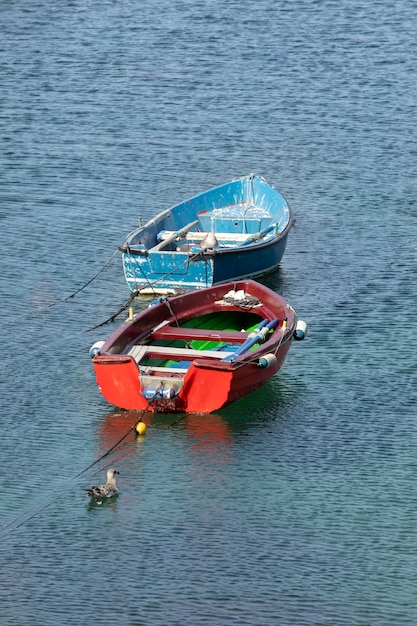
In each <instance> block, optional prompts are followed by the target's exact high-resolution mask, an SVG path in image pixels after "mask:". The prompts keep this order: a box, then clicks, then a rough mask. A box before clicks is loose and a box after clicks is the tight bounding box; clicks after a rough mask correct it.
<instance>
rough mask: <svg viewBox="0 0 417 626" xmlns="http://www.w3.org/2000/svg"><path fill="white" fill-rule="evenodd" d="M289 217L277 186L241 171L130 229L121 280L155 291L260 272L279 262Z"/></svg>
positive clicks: (198, 285)
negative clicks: (230, 179) (223, 183)
mask: <svg viewBox="0 0 417 626" xmlns="http://www.w3.org/2000/svg"><path fill="white" fill-rule="evenodd" d="M293 222H294V219H293V215H292V211H291V208H290V206H289V204H288V202H287V201H286V200H285V198H284V197H283V196H282V194H281V193H279V192H278V191H277V190H276V189H275V188H274V187H272V186H271V185H269V184H268V183H267V182H266V181H265V180H264V179H263V178H261V177H259V176H254V175H249V176H244V177H242V178H239V179H237V180H234V181H231V182H229V183H227V184H225V185H221V186H220V187H215V188H213V189H210V190H208V191H206V192H204V193H202V194H200V195H198V196H195V197H194V198H191V199H189V200H186V201H184V202H182V203H180V204H178V205H176V206H174V207H172V208H171V209H168V210H166V211H163V212H162V213H160V214H159V215H157V216H156V217H155V218H153V219H152V220H150V221H149V222H148V223H147V224H145V226H143V227H141V228H138V229H137V230H136V231H134V232H133V233H131V234H130V235H129V237H128V238H127V239H126V241H125V243H124V244H123V246H122V259H123V270H124V274H125V278H126V282H127V284H128V286H129V288H130V289H131V290H132V291H133V292H136V291H138V292H146V291H150V292H154V293H163V292H164V291H173V292H178V291H183V290H190V289H203V288H206V287H210V286H212V285H217V284H221V283H225V282H229V281H233V280H238V279H241V278H255V277H259V276H262V275H263V274H267V273H270V272H272V271H274V270H275V269H276V268H277V267H278V265H279V263H280V262H281V259H282V257H283V254H284V252H285V247H286V244H287V237H288V233H289V231H290V229H291V227H292V225H293ZM209 233H212V234H214V236H215V239H214V246H213V247H207V246H209V245H210V244H212V243H213V241H211V240H209V237H211V236H212V235H211V234H210V236H209V237H207V236H208V234H209Z"/></svg>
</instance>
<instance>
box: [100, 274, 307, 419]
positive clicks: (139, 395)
mask: <svg viewBox="0 0 417 626" xmlns="http://www.w3.org/2000/svg"><path fill="white" fill-rule="evenodd" d="M230 290H232V292H233V293H244V294H245V295H246V296H247V297H248V298H249V300H250V299H252V300H251V306H249V309H247V308H245V307H243V309H242V306H241V305H235V304H233V303H232V304H230V302H229V301H227V296H228V294H229V293H231V291H230ZM254 302H255V304H254ZM220 320H221V324H220ZM197 322H198V323H197ZM203 322H204V323H203ZM214 322H215V323H214ZM267 322H268V324H267ZM213 323H214V328H213V326H212V324H213ZM241 324H242V325H243V327H246V326H248V325H249V327H250V330H248V331H242V330H241ZM254 327H256V328H255V330H253V328H254ZM296 328H297V319H296V315H295V312H294V310H293V309H292V307H291V306H290V305H289V304H288V303H287V302H286V301H285V300H284V299H283V298H282V297H280V296H278V294H276V293H275V292H273V291H272V290H270V289H268V288H267V287H265V286H264V285H260V284H259V283H256V282H255V281H252V280H245V281H240V282H238V283H228V284H226V285H223V286H217V287H211V288H207V289H204V290H202V291H201V292H197V291H194V292H191V293H188V294H183V295H181V296H176V297H174V298H170V299H169V300H168V299H166V298H163V299H160V301H159V302H158V303H156V304H155V305H153V306H151V307H150V308H148V309H146V310H145V311H142V312H141V313H139V314H137V315H136V316H134V318H133V320H127V321H126V322H124V324H122V326H121V327H120V328H119V329H118V330H117V331H116V332H115V333H113V335H111V337H110V338H109V339H108V340H107V341H106V342H104V345H103V346H102V347H101V350H100V352H98V353H94V355H92V361H93V364H94V370H95V374H96V380H97V384H98V387H99V389H100V392H101V393H102V395H103V396H104V397H105V398H106V400H107V401H108V402H109V403H110V404H113V405H115V406H117V407H119V408H123V409H128V410H132V409H134V410H148V411H154V412H161V413H184V412H185V413H211V412H213V411H217V410H219V409H221V408H222V407H224V406H226V405H228V404H230V403H231V402H235V401H236V400H238V399H240V398H242V397H244V396H246V395H247V394H249V393H252V392H253V391H255V390H256V389H258V388H259V387H261V386H262V385H263V384H265V382H266V381H267V380H268V379H269V378H270V377H271V376H273V375H274V374H275V373H276V372H278V371H279V369H280V368H281V366H282V364H283V363H284V360H285V357H286V354H287V352H288V350H289V348H290V345H291V343H292V340H293V338H294V336H295V332H296ZM262 329H263V330H262Z"/></svg>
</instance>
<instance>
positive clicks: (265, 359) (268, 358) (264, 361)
mask: <svg viewBox="0 0 417 626" xmlns="http://www.w3.org/2000/svg"><path fill="white" fill-rule="evenodd" d="M276 362H277V357H276V356H275V354H265V355H264V356H261V357H260V359H259V361H258V366H259V367H271V365H275V363H276Z"/></svg>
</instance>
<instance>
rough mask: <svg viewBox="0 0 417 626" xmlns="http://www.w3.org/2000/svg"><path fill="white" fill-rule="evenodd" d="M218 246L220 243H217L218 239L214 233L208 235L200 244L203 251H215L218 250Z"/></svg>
mask: <svg viewBox="0 0 417 626" xmlns="http://www.w3.org/2000/svg"><path fill="white" fill-rule="evenodd" d="M218 245H219V242H218V241H217V237H216V235H215V234H214V233H208V234H207V235H206V236H205V237H204V239H202V240H201V243H200V247H201V249H202V250H214V248H217V247H218Z"/></svg>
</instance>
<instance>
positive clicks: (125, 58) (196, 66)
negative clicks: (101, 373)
mask: <svg viewBox="0 0 417 626" xmlns="http://www.w3.org/2000/svg"><path fill="white" fill-rule="evenodd" d="M0 33H1V38H0V68H1V71H0V126H1V133H0V146H1V150H0V250H1V252H0V254H1V272H0V274H1V276H0V295H1V300H0V302H1V304H0V321H1V327H2V333H1V335H2V342H1V343H2V368H1V386H0V400H1V423H2V445H1V448H0V462H1V467H2V472H1V479H0V481H1V493H2V506H1V508H0V511H1V513H0V559H1V564H2V566H1V568H0V607H1V623H2V624H5V625H7V626H12V625H13V626H14V625H19V626H20V625H22V626H23V625H24V626H26V625H28V624H30V625H35V624H36V625H37V624H39V625H42V626H48V625H54V626H55V624H68V625H74V626H79V625H80V624H88V625H91V624H104V625H107V624H108V625H110V624H116V623H117V624H120V625H123V626H124V625H129V626H130V625H135V626H136V625H138V626H139V625H146V626H151V625H152V626H166V625H167V624H170V625H171V624H178V625H181V626H196V625H197V624H201V625H203V624H204V625H213V626H214V625H219V624H222V625H223V624H224V625H226V624H239V625H250V626H253V625H263V624H265V625H268V626H269V625H275V624H283V625H285V626H292V625H294V626H304V625H305V626H317V625H318V624H320V625H325V624H328V625H329V626H342V625H344V624H346V625H347V626H354V625H355V626H356V625H358V626H359V625H360V626H393V625H394V624H395V625H396V626H399V625H406V624H410V625H415V624H416V623H417V606H416V599H415V598H416V592H417V588H416V587H417V585H416V578H415V572H416V566H417V557H416V550H415V546H416V543H417V530H416V529H417V490H416V472H417V462H416V458H417V428H416V411H415V404H416V403H415V401H416V391H415V389H416V384H415V383H416V367H415V350H414V343H415V340H414V338H415V336H416V326H417V322H416V315H415V311H416V304H417V302H416V290H415V286H414V278H415V277H416V248H415V241H416V234H417V226H416V217H417V208H416V195H417V193H416V192H417V184H416V180H417V176H416V173H417V172H416V170H417V165H416V163H417V160H416V154H417V150H416V124H415V120H416V112H417V107H416V95H417V80H416V78H417V76H416V69H415V61H416V53H417V5H416V4H415V3H414V2H413V1H412V0H397V1H396V2H395V3H388V2H385V1H384V0H353V1H350V2H347V1H346V0H340V1H335V0H334V1H333V0H316V1H314V0H295V1H294V2H276V1H274V0H258V1H255V0H239V2H238V1H237V0H230V1H229V2H219V0H206V1H205V2H204V3H203V2H197V1H196V0H187V1H185V0H182V1H181V0H178V1H175V2H167V1H166V0H155V2H153V3H141V4H140V3H137V2H134V1H133V0H123V1H122V2H117V3H116V2H113V1H110V0H104V1H101V2H97V1H96V0H89V1H88V2H79V1H78V0H71V1H70V0H64V1H62V2H59V3H52V4H51V3H48V2H45V0H30V1H29V2H27V1H26V0H16V1H15V2H10V1H4V2H2V3H1V5H0ZM252 171H253V172H256V173H258V174H261V175H263V176H265V177H266V178H267V179H268V180H269V181H270V182H271V183H272V184H274V185H275V186H277V187H278V188H279V189H280V191H282V192H283V193H284V194H285V195H286V197H287V198H288V200H289V201H290V203H291V204H292V206H293V209H294V212H295V214H296V217H297V224H296V227H295V228H294V229H293V231H292V232H291V234H290V237H289V242H288V246H287V251H286V253H285V256H284V259H283V262H282V266H281V269H280V270H279V272H277V273H276V274H274V275H272V276H270V277H268V278H267V279H265V282H266V283H267V284H268V285H269V286H271V287H273V288H275V289H277V290H278V291H279V292H281V293H282V294H283V295H284V296H285V297H286V298H287V299H288V300H289V301H290V302H291V304H292V305H293V306H294V308H295V309H296V311H297V313H298V315H299V317H301V318H302V319H305V320H306V321H307V322H308V323H309V336H308V339H307V340H306V341H305V342H302V343H297V344H294V345H293V347H292V348H291V350H290V352H289V354H288V357H287V360H286V362H285V364H284V367H283V369H282V371H281V372H280V373H279V375H278V376H276V377H274V379H272V380H270V381H269V382H268V384H267V385H266V386H265V387H264V388H263V389H261V390H259V391H258V392H256V393H255V394H253V395H252V396H249V397H248V398H245V399H244V400H241V401H240V402H237V403H236V404H234V405H232V406H230V407H228V408H226V409H224V410H223V411H221V412H219V413H218V414H215V415H209V416H205V417H204V418H202V417H201V416H199V417H196V416H188V417H186V418H184V419H182V420H180V421H178V422H176V420H177V419H178V418H177V416H155V417H153V418H152V419H151V418H149V419H148V420H147V421H148V428H147V432H146V434H145V435H144V436H143V437H139V438H134V437H133V435H129V436H127V437H126V438H125V439H123V441H122V442H121V444H120V446H118V447H116V449H115V450H114V451H113V452H111V454H109V455H107V456H106V457H104V458H103V460H102V461H100V462H99V463H96V464H94V465H91V464H93V463H94V461H95V460H96V459H98V458H99V457H100V456H101V455H102V454H105V453H106V452H107V451H108V450H109V449H110V448H112V447H113V446H114V445H115V444H116V443H117V442H118V441H120V439H121V438H122V437H123V436H124V435H125V434H126V432H127V431H128V429H129V428H130V427H131V426H132V425H133V424H134V423H135V420H136V417H137V415H135V414H131V413H120V412H117V411H115V410H113V409H112V407H110V406H108V405H107V404H106V403H105V401H104V400H103V399H102V398H101V396H100V395H99V393H98V390H97V388H96V385H95V380H94V374H93V372H92V368H91V363H90V361H89V358H88V349H89V347H90V345H91V344H92V343H93V342H94V341H95V340H97V339H100V338H103V337H106V336H107V335H108V334H109V333H110V332H111V330H112V329H113V328H115V327H116V326H115V324H107V325H105V326H103V327H100V328H97V329H95V330H90V329H91V328H92V327H93V326H95V325H97V324H99V323H100V322H103V321H104V320H106V319H108V318H109V317H110V316H111V315H112V314H114V313H115V312H116V311H117V310H118V309H119V308H120V307H122V306H123V304H124V303H125V302H126V301H127V299H128V297H129V291H128V288H127V286H126V284H125V283H124V278H123V273H122V267H121V259H120V256H119V255H118V254H117V253H116V251H117V246H118V245H120V244H121V243H122V241H123V239H124V237H125V235H126V234H127V233H128V232H129V231H130V230H132V229H133V228H134V227H135V226H136V224H137V222H138V219H139V217H142V219H146V218H148V217H151V216H152V215H154V214H155V213H156V212H158V211H160V210H162V209H163V208H166V207H168V206H170V205H173V204H175V203H176V202H179V201H180V200H183V199H184V198H186V197H188V196H191V195H194V194H196V193H199V192H200V191H203V190H204V189H207V188H209V187H211V186H213V185H217V184H221V183H223V182H226V181H227V180H229V179H230V178H232V177H234V176H238V175H243V174H247V173H249V172H252ZM115 253H116V254H115ZM113 254H115V256H114V258H113V260H111V261H110V259H111V257H112V255H113ZM108 261H109V264H108V265H107V266H106V268H105V269H104V271H102V272H100V270H101V268H103V267H104V266H105V265H106V263H107V262H108ZM96 274H98V275H97V277H96V278H95V280H93V281H92V282H91V284H89V285H88V286H87V287H86V288H85V289H81V288H82V287H83V286H84V285H85V284H86V283H87V282H88V281H89V280H90V279H91V278H92V277H93V276H95V275H96ZM79 289H81V291H79V292H78V290H79ZM76 292H78V293H76ZM74 293H76V295H74V297H72V298H68V297H69V296H70V295H72V294H74ZM136 306H137V307H140V306H145V304H144V303H137V304H136ZM122 319H123V315H122V316H121V317H120V318H118V320H117V322H116V324H117V323H119V322H120V321H121V320H122ZM174 422H175V423H174ZM109 464H114V465H115V466H116V467H117V469H118V470H119V471H120V477H119V486H120V490H121V495H120V497H119V498H118V500H117V502H116V503H113V504H111V505H110V506H106V505H104V506H96V507H91V506H90V505H89V502H88V499H87V498H86V497H85V495H84V493H83V489H84V488H86V487H89V486H90V484H91V483H92V482H96V481H100V482H101V480H102V479H103V478H104V474H105V468H106V467H107V466H108V465H109ZM90 465H91V467H89V466H90ZM86 468H89V469H86ZM84 470H85V471H84Z"/></svg>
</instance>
